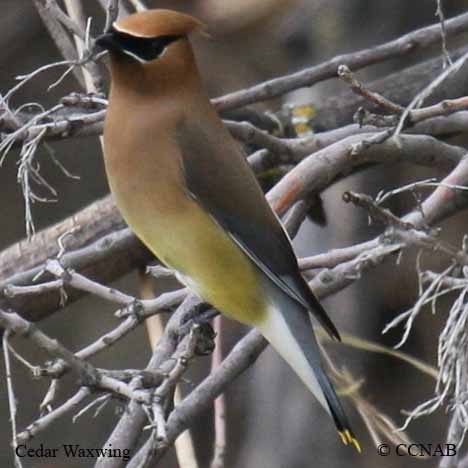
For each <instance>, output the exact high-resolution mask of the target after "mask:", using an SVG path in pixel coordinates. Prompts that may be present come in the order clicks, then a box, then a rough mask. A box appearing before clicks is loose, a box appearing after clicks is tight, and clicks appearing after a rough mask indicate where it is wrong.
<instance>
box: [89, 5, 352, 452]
mask: <svg viewBox="0 0 468 468" xmlns="http://www.w3.org/2000/svg"><path fill="white" fill-rule="evenodd" d="M202 28H203V25H202V23H200V22H199V21H198V20H196V19H195V18H193V17H191V16H188V15H185V14H182V13H177V12H174V11H169V10H149V11H145V12H143V13H137V14H134V15H131V16H128V17H127V18H124V19H122V20H119V21H117V22H116V23H114V24H113V26H112V29H111V31H109V32H108V33H106V34H104V35H102V36H101V37H99V38H98V39H97V44H98V45H100V46H101V47H103V48H105V49H107V50H109V52H110V59H111V72H112V83H111V90H110V97H109V108H108V111H107V116H106V121H105V128H104V149H105V150H104V156H105V165H106V171H107V177H108V180H109V185H110V188H111V191H112V193H113V195H114V199H115V202H116V204H117V206H118V207H119V209H120V211H121V213H122V215H123V217H124V219H125V220H126V222H127V223H128V224H129V226H130V227H131V228H132V229H133V231H134V232H135V234H136V235H137V236H138V237H139V238H140V239H141V240H142V241H143V242H144V243H145V244H146V246H147V247H148V248H149V249H150V250H151V251H152V252H153V253H154V254H155V255H156V256H157V257H158V259H159V260H160V261H161V262H163V263H164V264H165V265H167V266H168V267H170V268H172V269H174V270H175V271H176V272H177V274H178V278H179V279H180V280H181V281H182V282H183V283H184V284H185V285H187V286H188V287H189V288H191V289H192V290H193V291H195V292H196V293H197V294H198V295H199V296H201V297H202V298H203V299H204V300H206V301H207V302H209V303H210V304H212V305H213V306H214V307H216V308H217V309H219V310H220V311H221V312H222V313H223V314H225V315H226V316H228V317H231V318H233V319H235V320H238V321H240V322H242V323H245V324H248V325H251V326H254V327H256V328H257V329H258V330H259V331H260V332H261V333H262V334H263V336H265V338H266V339H267V340H268V341H269V342H270V344H271V345H272V346H273V348H274V349H275V350H276V351H277V352H278V353H279V354H280V355H281V356H282V357H283V358H284V359H285V360H286V361H287V362H288V363H289V365H290V366H291V367H292V368H293V369H294V371H295V372H296V373H297V375H298V376H299V377H300V378H301V379H302V381H303V382H304V383H305V385H306V386H307V387H308V388H309V389H310V390H311V391H312V393H313V394H314V395H315V396H316V398H317V399H318V400H319V402H320V403H321V404H322V405H323V407H324V408H325V409H326V410H327V411H328V413H330V414H331V415H332V417H333V419H334V422H335V424H336V426H337V429H338V432H339V434H340V436H341V438H342V440H343V442H344V443H345V444H347V443H351V444H353V445H354V446H355V447H356V449H357V450H359V451H360V446H359V443H358V442H357V440H356V438H355V437H354V434H353V432H352V431H351V428H350V426H349V423H348V420H347V417H346V415H345V413H344V411H343V408H342V406H341V404H340V402H339V400H338V398H337V396H336V393H335V390H334V389H333V386H332V384H331V383H330V381H329V379H328V377H327V375H326V374H325V372H324V370H323V368H322V363H321V359H320V355H319V349H318V345H317V342H316V338H315V335H314V332H313V329H312V326H311V320H310V315H309V314H310V313H312V314H313V315H314V316H315V317H316V318H317V319H318V321H319V322H320V323H321V324H322V325H323V327H324V328H325V329H326V330H327V331H328V333H329V334H330V335H331V336H332V337H334V338H336V339H339V335H338V332H337V330H336V328H335V326H334V325H333V323H332V322H331V320H330V319H329V318H328V316H327V314H326V312H325V310H324V309H323V308H322V306H321V305H320V303H319V302H318V301H317V299H316V298H315V297H314V295H313V294H312V292H311V290H310V288H309V286H308V285H307V283H306V281H305V280H304V279H303V277H302V275H301V273H300V272H299V268H298V264H297V259H296V256H295V254H294V252H293V249H292V246H291V242H290V239H289V238H288V236H287V234H286V233H285V231H284V229H283V227H282V226H281V224H280V222H279V221H278V218H277V217H276V215H275V214H274V213H273V211H272V210H271V208H270V206H269V205H268V203H267V201H266V199H265V197H264V194H263V192H262V190H261V188H260V186H259V184H258V183H257V180H256V178H255V176H254V174H253V173H252V171H251V169H250V167H249V166H248V164H247V162H246V160H245V157H244V155H243V154H242V151H241V149H240V147H239V145H238V143H237V142H236V141H235V140H234V139H233V138H232V137H231V135H230V133H229V132H228V130H227V129H226V128H225V126H224V125H223V123H222V121H221V119H220V118H219V116H218V114H217V113H216V111H215V109H214V108H213V107H212V105H211V103H210V101H209V99H208V97H207V95H206V94H205V92H204V91H203V89H202V85H201V80H200V77H199V74H198V69H197V66H196V63H195V58H194V55H193V52H192V48H191V45H190V43H189V40H188V35H189V34H190V33H191V32H193V31H196V30H199V29H202Z"/></svg>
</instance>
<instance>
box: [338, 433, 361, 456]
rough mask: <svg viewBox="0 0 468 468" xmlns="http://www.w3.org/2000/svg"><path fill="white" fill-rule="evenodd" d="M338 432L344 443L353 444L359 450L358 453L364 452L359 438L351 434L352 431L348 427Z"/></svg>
mask: <svg viewBox="0 0 468 468" xmlns="http://www.w3.org/2000/svg"><path fill="white" fill-rule="evenodd" d="M338 434H339V436H340V438H341V440H342V442H343V444H345V445H348V444H351V445H353V446H354V448H355V449H356V450H357V451H358V453H362V449H361V445H360V444H359V442H358V440H357V439H356V438H355V437H354V436H353V435H352V434H351V432H350V431H349V430H348V429H346V430H345V431H338Z"/></svg>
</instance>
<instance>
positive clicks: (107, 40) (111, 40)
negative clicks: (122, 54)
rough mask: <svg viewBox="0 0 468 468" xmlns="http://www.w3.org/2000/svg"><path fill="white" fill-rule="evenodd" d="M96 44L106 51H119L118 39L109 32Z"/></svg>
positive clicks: (98, 39)
mask: <svg viewBox="0 0 468 468" xmlns="http://www.w3.org/2000/svg"><path fill="white" fill-rule="evenodd" d="M95 44H96V45H97V46H98V47H100V48H101V49H104V50H117V49H118V48H119V44H118V42H117V38H116V37H115V33H113V32H107V33H105V34H102V35H101V36H98V37H97V38H96V41H95Z"/></svg>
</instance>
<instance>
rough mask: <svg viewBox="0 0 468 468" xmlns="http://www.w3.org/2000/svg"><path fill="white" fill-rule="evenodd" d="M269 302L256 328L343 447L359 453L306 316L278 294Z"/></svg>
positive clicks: (298, 307) (303, 311) (358, 447)
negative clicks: (318, 406) (327, 416)
mask: <svg viewBox="0 0 468 468" xmlns="http://www.w3.org/2000/svg"><path fill="white" fill-rule="evenodd" d="M270 297H271V296H270ZM273 298H274V299H275V301H274V302H273V303H272V304H271V305H270V306H269V310H268V313H267V314H266V318H265V319H264V320H263V321H262V323H260V324H258V323H257V324H256V326H257V328H258V329H259V331H260V332H261V333H262V334H263V336H265V338H266V339H267V340H268V341H269V342H270V344H271V345H272V346H273V348H274V349H275V350H276V351H277V352H278V353H279V354H280V355H281V356H282V357H283V359H284V360H285V361H286V362H287V363H288V364H289V365H290V366H291V367H292V368H293V369H294V371H295V372H296V373H297V374H298V376H299V377H300V378H301V380H302V381H303V382H304V383H305V385H306V386H307V387H308V388H309V390H310V391H311V392H312V393H313V394H314V395H315V397H316V398H317V399H318V400H319V402H320V403H321V404H322V406H323V407H324V408H325V410H326V411H327V412H328V413H329V414H330V415H331V416H332V417H333V420H334V422H335V425H336V427H337V430H338V434H339V435H340V437H341V440H342V441H343V443H344V444H346V445H347V444H348V443H350V444H352V445H353V446H354V447H355V448H356V450H357V451H358V452H361V447H360V445H359V442H358V441H357V439H356V437H355V436H354V433H353V431H352V430H351V427H350V425H349V422H348V418H347V417H346V414H345V412H344V410H343V407H342V406H341V403H340V401H339V400H338V397H337V395H336V392H335V389H334V388H333V385H332V384H331V382H330V380H329V378H328V376H327V375H326V373H325V371H324V370H323V367H322V362H321V359H320V351H319V347H318V344H317V340H316V338H315V334H314V331H313V328H312V324H311V321H310V317H309V313H308V312H307V310H305V308H303V307H302V306H301V305H299V304H297V303H296V302H295V301H293V300H291V299H290V298H289V297H287V296H286V295H284V294H283V293H282V292H281V291H278V290H276V291H275V293H274V294H273Z"/></svg>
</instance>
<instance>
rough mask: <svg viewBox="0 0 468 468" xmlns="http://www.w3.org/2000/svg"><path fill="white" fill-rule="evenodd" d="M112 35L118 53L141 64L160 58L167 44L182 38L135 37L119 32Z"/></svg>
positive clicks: (166, 36) (171, 36) (170, 36)
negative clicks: (114, 38)
mask: <svg viewBox="0 0 468 468" xmlns="http://www.w3.org/2000/svg"><path fill="white" fill-rule="evenodd" d="M114 34H115V35H116V39H117V41H118V44H119V46H120V47H119V49H120V52H122V53H123V54H125V55H127V56H129V57H132V58H133V59H136V60H137V61H139V62H142V63H146V62H150V61H152V60H156V59H157V58H159V57H161V55H162V54H163V53H164V51H165V50H166V48H167V47H168V46H169V44H171V43H172V42H174V41H176V40H178V39H181V38H182V36H173V35H165V36H158V37H137V36H132V35H131V34H127V33H124V32H121V31H114Z"/></svg>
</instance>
